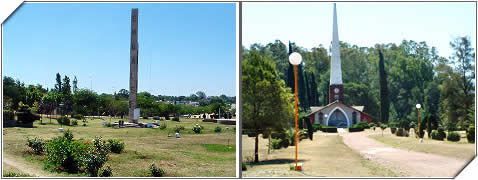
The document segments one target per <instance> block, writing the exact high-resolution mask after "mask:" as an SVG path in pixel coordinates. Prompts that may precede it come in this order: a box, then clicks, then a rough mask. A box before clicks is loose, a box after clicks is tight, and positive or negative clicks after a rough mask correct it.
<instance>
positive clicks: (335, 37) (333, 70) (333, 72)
mask: <svg viewBox="0 0 478 180" xmlns="http://www.w3.org/2000/svg"><path fill="white" fill-rule="evenodd" d="M335 6H336V5H335V3H334V22H333V34H332V61H331V62H330V85H341V84H342V67H341V62H340V45H339V32H338V27H337V8H336V7H335Z"/></svg>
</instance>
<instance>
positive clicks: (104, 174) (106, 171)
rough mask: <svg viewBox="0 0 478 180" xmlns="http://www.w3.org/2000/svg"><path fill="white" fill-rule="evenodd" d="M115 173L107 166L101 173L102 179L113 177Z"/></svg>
mask: <svg viewBox="0 0 478 180" xmlns="http://www.w3.org/2000/svg"><path fill="white" fill-rule="evenodd" d="M112 176H113V171H112V170H111V168H110V166H106V168H104V169H102V170H101V172H100V177H112Z"/></svg>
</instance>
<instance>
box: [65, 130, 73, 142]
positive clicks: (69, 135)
mask: <svg viewBox="0 0 478 180" xmlns="http://www.w3.org/2000/svg"><path fill="white" fill-rule="evenodd" d="M63 137H64V138H65V139H66V140H68V141H72V140H73V133H72V132H71V131H70V130H69V129H67V130H66V131H65V132H63Z"/></svg>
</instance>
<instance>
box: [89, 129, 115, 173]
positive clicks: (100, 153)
mask: <svg viewBox="0 0 478 180" xmlns="http://www.w3.org/2000/svg"><path fill="white" fill-rule="evenodd" d="M109 151H110V149H109V147H108V145H106V142H105V141H104V140H103V138H101V137H95V139H94V140H93V151H91V152H89V153H88V154H87V155H86V159H85V164H86V172H87V173H88V174H89V176H91V177H96V176H98V170H99V169H100V168H101V167H103V165H104V164H105V163H106V161H108V152H109Z"/></svg>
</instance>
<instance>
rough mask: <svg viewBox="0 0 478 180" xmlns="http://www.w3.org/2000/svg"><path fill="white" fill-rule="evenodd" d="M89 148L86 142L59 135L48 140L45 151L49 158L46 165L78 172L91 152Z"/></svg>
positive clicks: (60, 169)
mask: <svg viewBox="0 0 478 180" xmlns="http://www.w3.org/2000/svg"><path fill="white" fill-rule="evenodd" d="M89 148H90V147H89V146H88V145H87V144H86V143H82V142H80V141H72V140H68V139H67V138H65V137H64V136H58V137H56V138H53V139H51V140H48V141H46V144H45V152H46V155H47V160H46V161H45V165H46V166H47V167H48V166H50V167H53V168H55V169H56V170H59V171H66V172H69V173H76V172H78V170H79V168H80V166H81V165H82V164H83V163H82V161H83V159H84V157H86V156H87V155H88V154H90V151H89Z"/></svg>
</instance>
